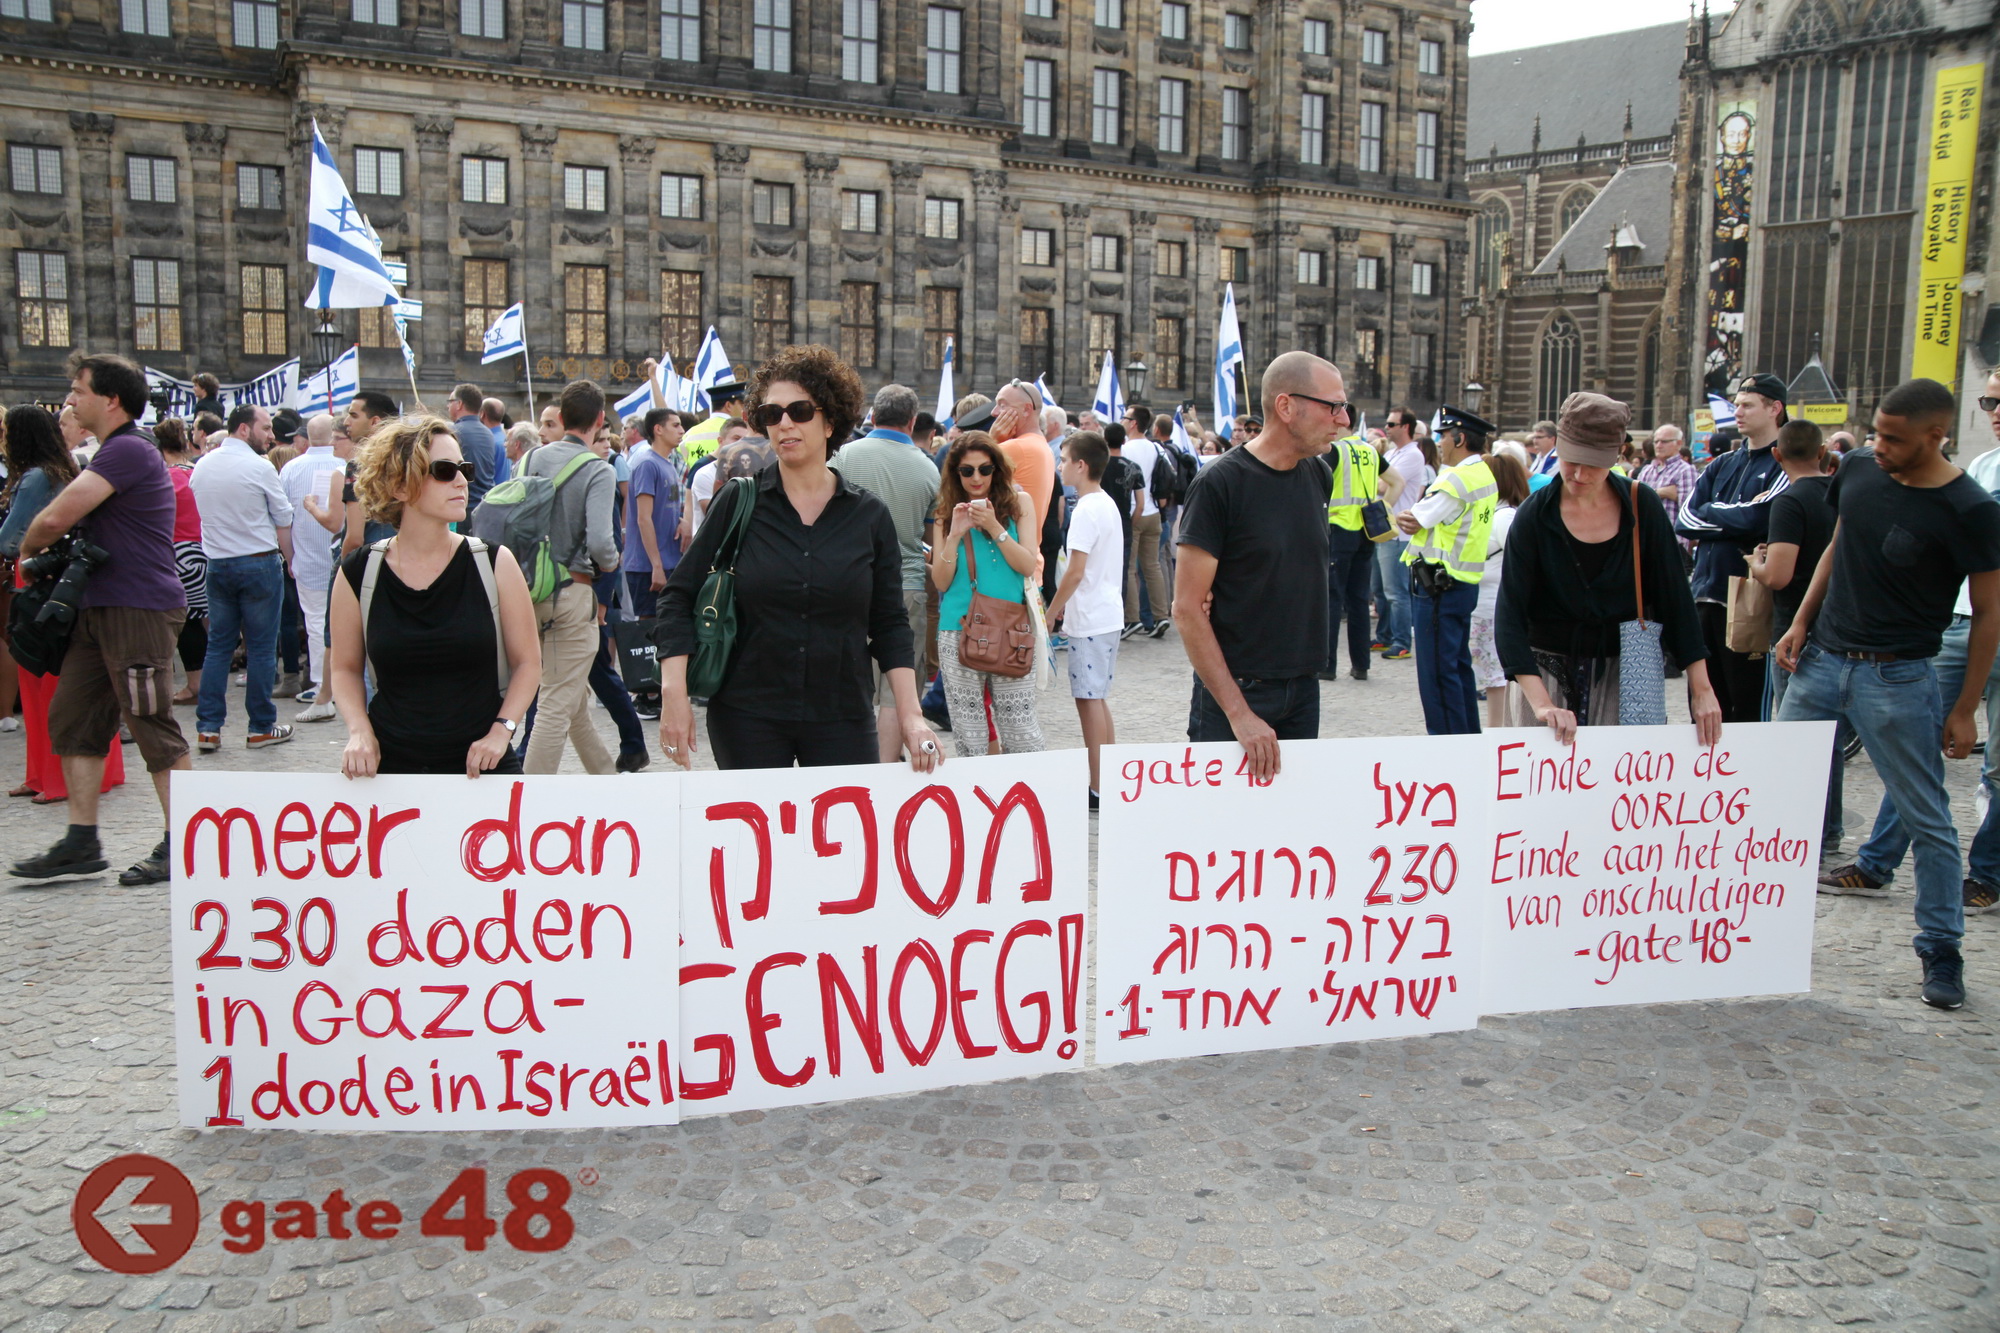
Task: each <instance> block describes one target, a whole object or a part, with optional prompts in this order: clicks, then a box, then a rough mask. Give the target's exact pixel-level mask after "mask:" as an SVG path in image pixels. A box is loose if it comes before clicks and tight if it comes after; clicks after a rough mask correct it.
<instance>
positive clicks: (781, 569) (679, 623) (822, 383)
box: [655, 346, 943, 773]
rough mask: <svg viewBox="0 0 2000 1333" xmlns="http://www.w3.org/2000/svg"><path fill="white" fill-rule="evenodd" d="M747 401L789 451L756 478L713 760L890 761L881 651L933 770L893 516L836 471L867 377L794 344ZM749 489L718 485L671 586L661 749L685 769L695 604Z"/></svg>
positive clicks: (922, 768)
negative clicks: (880, 728)
mask: <svg viewBox="0 0 2000 1333" xmlns="http://www.w3.org/2000/svg"><path fill="white" fill-rule="evenodd" d="M750 402H751V404H752V406H751V409H750V414H749V415H750V426H751V429H752V430H754V431H756V432H757V433H758V434H760V435H762V436H763V437H764V438H765V439H767V440H769V441H770V444H771V449H772V452H773V453H775V454H776V455H777V462H775V463H773V464H771V465H770V466H768V467H766V468H764V469H763V471H761V472H759V473H758V474H757V476H756V478H755V481H754V483H752V484H753V486H754V489H753V490H752V491H751V495H753V496H754V497H755V499H754V504H753V508H752V509H751V511H750V517H749V526H748V528H746V529H745V530H744V533H743V538H742V545H741V546H740V547H739V548H738V550H737V552H736V558H735V570H736V627H737V628H736V648H735V655H734V657H733V659H732V660H731V662H730V664H729V670H728V674H727V675H726V676H725V677H724V679H723V682H722V685H721V686H720V687H719V688H718V689H717V690H716V692H715V694H714V696H713V697H712V698H710V699H709V701H708V740H709V744H710V745H711V746H713V747H714V750H715V763H716V767H718V768H790V767H791V766H792V765H794V764H797V765H799V766H800V767H802V768H811V767H815V766H818V765H823V764H872V763H875V762H877V761H878V758H879V755H880V749H881V742H880V740H879V739H878V738H877V734H876V720H875V681H874V673H873V672H872V671H871V669H870V667H869V659H870V658H873V659H874V661H875V662H876V663H877V664H878V665H880V666H881V668H882V670H883V672H884V673H885V674H886V675H887V676H888V678H889V686H890V689H891V690H892V691H893V692H894V695H895V700H896V718H897V721H898V723H899V725H900V730H901V733H902V738H903V748H904V749H905V750H906V751H908V753H909V755H910V766H911V767H912V768H915V769H916V770H917V771H919V772H924V773H928V772H929V771H930V770H931V769H933V768H935V767H937V765H938V763H939V761H940V760H941V759H942V758H943V754H942V752H941V751H940V749H939V747H938V742H937V736H936V735H935V734H934V733H933V732H932V731H931V729H930V727H929V726H928V725H927V724H926V723H925V722H924V715H923V711H922V710H921V709H920V708H919V707H918V705H917V677H916V671H915V657H914V654H913V651H912V647H913V645H912V638H911V634H910V620H909V615H908V613H907V612H905V611H904V609H903V552H902V547H901V545H900V544H899V543H898V541H897V539H896V524H895V520H894V519H892V518H891V517H890V516H889V509H888V506H886V505H884V504H883V503H882V501H881V500H879V499H877V498H876V497H875V496H873V495H870V494H869V493H868V492H866V491H864V490H861V489H859V488H858V487H854V486H850V485H848V484H847V482H846V481H845V480H844V479H842V477H841V475H840V474H839V473H838V472H836V471H834V470H833V469H832V468H830V467H828V466H827V459H828V457H829V456H831V454H832V453H833V451H834V450H835V449H837V448H839V447H840V446H841V445H842V444H844V443H846V442H847V437H848V436H850V435H852V434H853V433H854V426H855V423H856V422H858V421H860V420H861V412H862V394H861V380H860V378H859V377H858V376H856V375H855V373H854V371H853V370H851V369H850V368H849V367H848V366H847V365H846V364H844V363H843V362H842V361H841V360H840V358H839V357H837V356H835V355H834V354H833V352H832V350H831V349H829V348H825V347H820V346H799V347H787V348H785V349H784V350H782V351H780V352H779V353H778V354H777V355H776V356H774V357H772V358H771V359H770V360H769V361H766V362H765V363H764V364H763V365H762V366H760V367H758V369H757V373H756V375H755V376H754V377H752V380H751V384H750ZM740 489H741V483H739V482H737V481H735V480H733V479H732V480H730V481H728V482H718V483H717V486H716V491H715V499H714V501H713V503H712V504H711V505H710V507H709V511H708V516H707V518H706V519H705V520H704V521H703V522H702V525H701V531H700V532H699V533H697V534H696V536H695V539H694V545H692V546H690V547H689V548H688V552H687V554H686V555H684V556H682V557H681V562H680V564H679V565H677V566H676V567H675V569H674V572H673V574H672V576H671V577H669V578H668V580H667V587H666V591H664V592H662V593H661V594H660V599H659V612H660V627H659V629H658V631H657V632H656V640H655V641H656V642H657V643H658V645H659V659H660V746H661V748H662V749H664V750H665V751H666V752H667V758H669V759H671V760H673V761H674V762H675V763H677V764H679V765H681V767H683V768H691V767H693V766H694V750H695V724H694V704H693V701H692V700H690V699H689V698H688V691H687V665H688V657H689V655H690V654H691V653H692V652H693V651H694V647H695V618H694V608H695V602H696V601H697V599H698V598H699V597H700V594H701V586H702V584H703V582H704V581H705V580H706V579H707V578H708V574H709V571H710V569H712V568H713V567H714V566H715V563H716V553H717V551H718V550H719V548H720V547H721V545H722V541H723V538H724V536H725V534H727V533H728V532H729V530H730V529H731V527H733V526H734V524H733V522H732V520H733V518H734V516H735V513H736V505H737V503H738V502H739V501H740V500H741V499H742V498H743V497H742V496H741V495H740V494H739V491H740Z"/></svg>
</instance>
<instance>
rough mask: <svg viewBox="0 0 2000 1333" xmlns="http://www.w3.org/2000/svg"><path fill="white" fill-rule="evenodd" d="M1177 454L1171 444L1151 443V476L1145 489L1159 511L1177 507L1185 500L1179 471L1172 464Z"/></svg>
mask: <svg viewBox="0 0 2000 1333" xmlns="http://www.w3.org/2000/svg"><path fill="white" fill-rule="evenodd" d="M1179 452H1180V450H1178V449H1176V448H1174V446H1173V445H1171V444H1161V443H1160V442H1159V441H1157V440H1155V441H1154V442H1153V475H1152V476H1150V477H1147V478H1146V489H1147V490H1148V491H1150V492H1151V493H1152V496H1153V503H1154V504H1155V505H1156V506H1158V507H1159V508H1161V509H1165V508H1167V507H1168V506H1170V505H1177V504H1179V503H1180V502H1181V501H1182V500H1184V499H1186V498H1187V495H1186V492H1185V491H1184V490H1183V489H1182V486H1181V470H1180V468H1179V467H1178V466H1177V465H1176V464H1175V462H1174V455H1176V454H1178V453H1179Z"/></svg>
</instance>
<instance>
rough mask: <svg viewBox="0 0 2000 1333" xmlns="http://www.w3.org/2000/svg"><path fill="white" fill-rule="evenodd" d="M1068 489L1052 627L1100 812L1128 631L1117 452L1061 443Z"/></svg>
mask: <svg viewBox="0 0 2000 1333" xmlns="http://www.w3.org/2000/svg"><path fill="white" fill-rule="evenodd" d="M1062 458H1063V464H1062V484H1063V485H1064V486H1073V487H1075V488H1076V507H1075V508H1074V509H1073V510H1071V511H1070V520H1069V543H1068V548H1067V561H1068V563H1067V566H1066V568H1065V569H1064V570H1063V573H1062V578H1061V581H1060V582H1059V583H1058V584H1057V586H1056V595H1055V597H1054V599H1053V600H1051V601H1050V602H1049V623H1050V624H1055V623H1056V622H1058V621H1061V622H1062V625H1063V632H1064V634H1065V635H1066V636H1067V638H1068V639H1069V692H1070V696H1071V697H1072V698H1074V699H1075V700H1076V715H1077V720H1078V722H1079V723H1081V725H1082V727H1083V743H1084V745H1085V747H1086V748H1087V749H1088V750H1089V751H1090V808H1091V809H1093V810H1095V809H1096V808H1097V759H1098V754H1099V752H1100V751H1102V750H1103V748H1104V747H1105V746H1107V745H1110V744H1112V743H1113V742H1114V741H1116V740H1117V737H1116V736H1114V735H1113V734H1112V730H1111V704H1110V695H1111V675H1112V669H1113V668H1114V667H1115V666H1116V665H1117V662H1118V637H1119V632H1120V631H1121V630H1122V629H1123V628H1124V621H1125V603H1124V591H1123V586H1124V580H1123V578H1122V577H1121V575H1122V573H1123V571H1124V568H1125V529H1124V524H1123V523H1122V522H1121V521H1120V519H1119V516H1118V506H1117V505H1115V504H1113V503H1112V502H1111V497H1110V496H1108V495H1106V494H1105V493H1104V487H1103V484H1102V483H1103V481H1104V469H1105V468H1106V467H1108V466H1109V465H1110V463H1111V450H1110V448H1109V447H1108V446H1107V445H1106V444H1105V443H1104V437H1103V436H1102V435H1100V434H1098V433H1097V432H1096V431H1088V430H1086V431H1077V432H1075V433H1074V434H1072V435H1071V436H1070V437H1069V438H1068V439H1066V440H1064V441H1063V447H1062Z"/></svg>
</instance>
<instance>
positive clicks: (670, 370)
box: [660, 356, 709, 412]
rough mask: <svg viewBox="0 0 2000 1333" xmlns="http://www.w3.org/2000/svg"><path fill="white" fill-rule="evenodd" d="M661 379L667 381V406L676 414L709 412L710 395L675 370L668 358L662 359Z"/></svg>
mask: <svg viewBox="0 0 2000 1333" xmlns="http://www.w3.org/2000/svg"><path fill="white" fill-rule="evenodd" d="M660 372H661V377H662V378H663V379H664V380H665V381H666V384H665V389H666V396H667V406H668V407H671V408H672V409H673V410H674V411H676V412H706V411H708V410H709V402H708V395H707V394H705V393H703V392H702V391H701V386H700V385H698V384H696V383H695V382H694V381H693V380H691V379H688V378H687V377H686V376H684V375H682V374H681V373H680V372H679V371H677V370H675V369H674V363H673V362H672V361H670V360H668V359H667V358H666V357H664V356H663V357H661V358H660Z"/></svg>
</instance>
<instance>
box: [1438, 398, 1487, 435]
mask: <svg viewBox="0 0 2000 1333" xmlns="http://www.w3.org/2000/svg"><path fill="white" fill-rule="evenodd" d="M1438 425H1439V426H1440V427H1442V428H1443V429H1445V430H1450V429H1451V428H1452V427H1453V426H1457V427H1460V428H1461V429H1464V430H1469V431H1471V432H1472V433H1473V434H1475V435H1489V436H1490V435H1498V434H1499V433H1500V428H1499V427H1498V426H1496V425H1494V424H1493V423H1492V422H1490V421H1488V420H1486V418H1484V417H1477V416H1474V415H1473V414H1472V413H1470V412H1468V411H1466V410H1465V409H1464V408H1462V407H1453V406H1452V405H1451V404H1450V403H1446V404H1445V405H1444V406H1443V407H1440V408H1439V409H1438Z"/></svg>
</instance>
